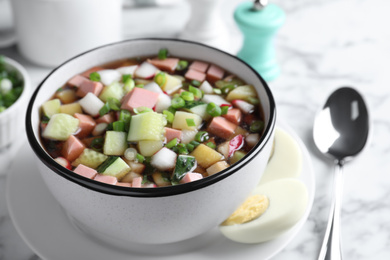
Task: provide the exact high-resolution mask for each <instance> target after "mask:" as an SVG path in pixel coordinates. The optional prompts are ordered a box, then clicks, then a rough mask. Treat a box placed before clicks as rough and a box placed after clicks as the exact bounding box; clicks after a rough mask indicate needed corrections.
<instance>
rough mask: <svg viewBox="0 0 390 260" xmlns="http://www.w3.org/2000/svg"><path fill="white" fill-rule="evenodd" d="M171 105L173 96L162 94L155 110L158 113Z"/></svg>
mask: <svg viewBox="0 0 390 260" xmlns="http://www.w3.org/2000/svg"><path fill="white" fill-rule="evenodd" d="M170 106H171V98H170V97H169V96H168V95H165V94H160V96H159V97H158V101H157V104H156V109H155V111H156V112H158V113H162V112H163V110H165V109H168V107H170Z"/></svg>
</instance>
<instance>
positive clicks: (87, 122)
mask: <svg viewBox="0 0 390 260" xmlns="http://www.w3.org/2000/svg"><path fill="white" fill-rule="evenodd" d="M74 117H75V118H77V119H78V120H79V121H80V124H79V128H80V131H79V132H78V133H77V137H79V138H84V137H86V136H88V135H89V134H90V133H92V131H93V129H94V128H95V126H96V122H95V120H93V118H92V117H91V116H89V115H84V114H79V113H76V114H74Z"/></svg>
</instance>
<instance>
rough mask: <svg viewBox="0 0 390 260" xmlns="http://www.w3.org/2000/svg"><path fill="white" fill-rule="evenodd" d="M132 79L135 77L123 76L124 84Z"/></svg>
mask: <svg viewBox="0 0 390 260" xmlns="http://www.w3.org/2000/svg"><path fill="white" fill-rule="evenodd" d="M130 79H133V77H132V76H131V74H124V75H122V82H123V83H126V82H127V81H129V80H130Z"/></svg>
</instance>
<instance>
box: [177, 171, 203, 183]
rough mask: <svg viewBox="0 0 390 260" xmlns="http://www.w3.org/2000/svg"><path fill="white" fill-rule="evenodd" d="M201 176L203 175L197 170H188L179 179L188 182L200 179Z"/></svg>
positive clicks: (181, 181)
mask: <svg viewBox="0 0 390 260" xmlns="http://www.w3.org/2000/svg"><path fill="white" fill-rule="evenodd" d="M202 178H203V175H202V174H200V173H197V172H189V173H187V174H186V175H185V176H184V177H183V179H181V180H180V183H188V182H192V181H196V180H200V179H202Z"/></svg>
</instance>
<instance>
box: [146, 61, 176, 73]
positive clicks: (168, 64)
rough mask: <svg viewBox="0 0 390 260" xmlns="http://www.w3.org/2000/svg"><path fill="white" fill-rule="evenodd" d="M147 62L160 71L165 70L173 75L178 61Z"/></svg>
mask: <svg viewBox="0 0 390 260" xmlns="http://www.w3.org/2000/svg"><path fill="white" fill-rule="evenodd" d="M148 62H149V63H150V64H152V65H154V66H156V67H157V68H159V69H160V70H167V71H169V72H171V73H173V72H174V71H175V69H176V67H177V64H178V63H179V59H177V58H166V59H164V60H160V59H148Z"/></svg>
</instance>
